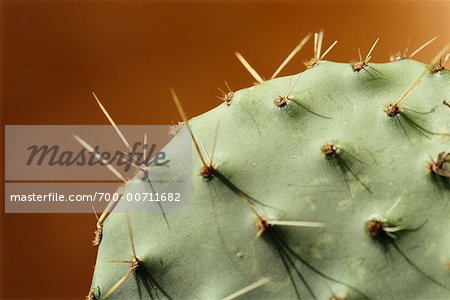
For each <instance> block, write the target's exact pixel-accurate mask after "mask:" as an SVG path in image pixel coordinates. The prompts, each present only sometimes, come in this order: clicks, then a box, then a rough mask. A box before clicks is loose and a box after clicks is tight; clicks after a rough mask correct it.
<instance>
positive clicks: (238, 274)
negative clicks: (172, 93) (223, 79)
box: [92, 60, 450, 299]
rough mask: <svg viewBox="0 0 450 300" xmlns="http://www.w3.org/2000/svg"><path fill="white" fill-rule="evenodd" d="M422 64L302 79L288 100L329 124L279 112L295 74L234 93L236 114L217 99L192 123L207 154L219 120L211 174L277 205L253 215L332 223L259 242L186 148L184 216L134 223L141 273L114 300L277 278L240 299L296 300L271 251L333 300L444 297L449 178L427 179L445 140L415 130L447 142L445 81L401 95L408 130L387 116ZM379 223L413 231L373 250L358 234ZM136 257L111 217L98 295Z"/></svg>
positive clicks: (201, 293) (218, 292)
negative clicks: (189, 190) (329, 153)
mask: <svg viewBox="0 0 450 300" xmlns="http://www.w3.org/2000/svg"><path fill="white" fill-rule="evenodd" d="M424 68H425V66H424V65H423V64H421V63H418V62H416V61H413V60H401V61H397V62H391V63H386V64H370V66H369V68H368V69H367V71H369V72H370V74H369V73H368V72H366V71H365V70H362V71H361V72H359V73H355V72H353V71H352V69H351V67H350V65H349V64H341V63H332V62H326V61H324V62H321V63H320V65H318V66H317V67H314V68H312V69H309V70H307V71H305V72H303V73H302V74H301V76H300V79H299V81H298V82H297V84H296V85H295V88H294V89H293V92H292V94H291V98H292V99H293V100H295V101H298V102H299V103H301V104H302V105H304V106H306V107H307V108H308V109H310V110H311V111H313V112H315V113H317V114H320V115H323V116H327V117H329V118H331V119H327V118H323V117H319V116H317V115H315V114H313V113H310V112H308V111H307V110H305V109H304V108H302V107H301V106H299V105H297V104H296V103H294V102H293V101H290V102H289V103H288V104H287V105H286V106H285V107H284V108H278V107H277V106H276V105H275V104H274V102H273V101H274V100H275V98H276V97H277V96H278V95H285V94H286V93H287V91H288V89H289V86H290V84H291V83H293V81H294V79H295V76H288V77H282V78H277V79H274V80H270V81H267V82H264V83H262V84H260V85H257V86H254V87H251V88H246V89H243V90H240V91H237V92H236V93H235V95H234V98H233V100H232V103H231V105H230V106H226V105H225V104H222V105H220V106H218V107H216V108H215V109H213V110H211V111H209V112H207V113H205V114H203V115H201V116H198V117H196V118H194V119H192V120H191V121H190V124H191V126H192V128H193V131H194V133H195V135H196V137H197V138H198V139H199V140H200V141H201V142H202V143H203V144H204V145H205V147H206V148H207V150H209V147H210V145H212V143H213V139H214V132H215V128H216V125H217V123H218V121H220V130H219V134H218V141H217V148H216V154H215V165H216V166H217V168H218V170H219V172H220V173H221V174H223V176H225V177H226V178H227V179H228V180H229V181H231V182H232V183H233V184H234V185H235V186H237V187H239V188H240V189H241V190H242V191H244V192H245V193H247V194H248V195H250V196H251V197H252V198H254V199H257V200H259V201H262V202H264V203H265V204H267V205H269V206H272V207H276V208H277V210H276V209H271V208H268V207H266V206H262V205H258V204H255V207H256V209H257V210H258V212H260V214H262V215H264V216H266V217H269V218H270V219H273V220H286V221H317V222H324V223H326V225H327V226H326V227H325V228H305V227H293V226H275V227H272V228H269V229H268V230H266V231H265V232H264V233H263V234H262V236H261V237H260V238H258V239H257V240H256V241H255V242H253V238H254V236H255V233H256V229H255V222H256V217H255V215H254V214H253V213H252V212H251V211H250V210H249V209H248V208H247V207H246V206H244V205H243V202H242V201H241V199H240V197H239V196H238V195H236V193H234V192H233V191H232V190H231V189H230V187H229V185H226V184H224V183H223V181H221V180H219V179H218V178H214V179H213V180H211V181H206V180H204V179H202V178H201V177H200V176H198V171H199V169H200V167H201V163H200V161H199V158H198V156H197V153H196V152H195V151H194V150H193V152H192V155H193V162H194V166H193V195H192V197H193V208H192V212H190V213H177V214H168V221H169V224H170V230H169V229H168V228H167V226H166V223H165V222H164V219H163V218H162V216H161V215H155V214H131V215H130V218H131V224H132V230H133V232H134V238H135V244H136V251H137V253H138V255H139V256H141V257H142V258H143V266H144V268H145V271H146V272H147V274H146V273H145V272H143V270H141V271H139V272H138V274H133V275H132V276H130V277H129V278H127V279H126V281H125V282H124V283H123V284H122V285H121V286H120V287H119V288H118V289H117V290H116V291H115V292H114V293H113V294H112V295H111V298H114V299H139V297H140V296H141V297H142V299H150V298H156V299H157V296H159V297H161V298H164V295H163V294H162V293H161V292H160V291H157V290H158V288H157V287H156V286H155V285H153V284H154V282H157V283H158V285H159V286H160V289H162V290H164V291H165V292H166V293H167V294H169V295H170V297H171V298H173V299H221V298H223V297H225V296H228V295H229V294H232V293H233V292H235V291H238V290H240V289H242V288H243V287H245V286H247V285H249V284H251V283H253V282H255V281H257V280H259V279H261V278H263V277H271V279H272V281H271V282H270V283H268V284H266V285H264V286H262V287H260V288H258V289H255V290H253V291H251V292H249V293H248V294H245V295H244V296H242V299H246V298H248V299H296V298H297V296H296V293H295V289H294V285H293V283H292V282H291V279H290V277H289V275H288V272H287V270H286V268H285V266H284V264H283V260H282V259H281V257H280V254H279V252H278V251H279V250H280V249H283V252H284V253H288V250H287V248H286V247H281V245H280V244H281V243H284V244H285V245H287V247H289V248H290V249H292V250H293V251H294V252H295V253H296V256H294V255H293V253H290V254H289V258H290V262H291V263H292V264H293V265H295V267H296V268H297V269H298V270H299V273H300V274H301V275H302V276H303V277H304V280H305V281H306V283H307V284H308V285H309V287H310V289H311V291H312V292H313V293H314V295H315V296H316V297H317V298H318V299H330V298H331V297H332V293H335V294H336V295H338V296H340V297H344V296H346V297H349V298H350V299H363V298H364V297H365V296H366V297H367V298H370V299H449V298H450V271H449V269H448V267H447V263H448V261H450V235H449V228H450V218H449V216H450V206H449V203H450V179H446V178H438V177H433V176H432V175H431V174H430V173H429V172H428V171H427V168H426V166H427V163H428V162H429V161H430V160H431V158H434V159H435V158H437V155H438V154H439V153H440V152H444V151H450V136H446V135H437V134H434V135H433V134H428V133H426V132H425V135H428V137H425V136H423V135H421V134H419V132H418V129H419V130H420V127H417V126H421V127H422V128H425V129H426V130H428V131H431V132H436V133H437V132H439V133H447V134H448V133H450V108H449V107H446V106H444V105H443V104H442V102H443V100H444V99H447V100H450V73H449V72H448V71H444V72H440V73H438V74H428V75H427V76H426V77H424V78H423V79H422V81H421V83H420V84H419V86H418V87H417V88H416V89H415V90H414V91H413V92H412V93H411V94H410V95H409V97H408V98H407V100H406V101H405V103H404V106H403V107H402V108H403V111H404V113H406V114H407V116H408V117H409V118H410V120H412V121H413V122H414V123H411V122H409V123H408V122H406V119H404V118H402V117H401V116H397V117H396V118H395V119H393V118H390V117H388V116H387V115H386V114H385V113H384V112H383V108H384V106H385V105H387V104H390V103H393V102H395V101H396V99H398V98H399V97H400V95H401V94H402V93H403V92H404V91H405V90H406V89H407V88H408V87H409V86H410V85H411V84H412V83H413V82H414V80H415V79H416V78H417V77H418V76H419V74H420V73H422V72H423V71H424ZM408 109H409V110H408ZM411 109H412V110H415V111H419V112H430V111H431V112H430V113H428V114H419V113H417V112H413V111H412V110H411ZM422 132H423V131H422ZM329 142H333V143H335V144H337V145H338V146H339V147H340V149H342V150H343V152H341V153H340V154H339V156H338V159H334V160H333V161H329V160H327V159H326V158H325V157H324V156H323V154H322V153H321V152H320V148H321V147H322V146H323V145H325V144H327V143H329ZM177 143H179V141H178V140H177V137H175V138H174V139H173V140H172V142H171V143H170V144H169V145H168V146H167V147H166V149H165V151H166V152H167V153H169V154H170V155H182V154H177V153H181V152H182V151H183V149H180V148H177ZM333 162H334V164H333ZM343 164H345V166H347V167H343V168H342V166H343ZM447 168H448V166H447ZM351 172H353V173H354V174H355V175H356V176H357V178H358V180H357V179H356V178H355V176H353V175H352V174H351ZM364 185H366V186H367V188H365V187H364ZM132 186H133V183H129V184H128V189H129V191H134V190H136V189H133V187H132ZM130 189H131V190H130ZM369 191H370V192H369ZM397 202H398V205H397V206H396V207H395V209H393V210H392V212H391V213H390V215H389V216H386V213H387V211H388V210H389V209H390V208H391V207H392V206H393V205H394V204H395V203H397ZM373 216H380V217H383V218H388V219H389V221H390V222H393V223H395V224H396V225H400V226H402V227H404V228H408V229H413V228H418V227H419V228H418V229H417V230H415V231H402V232H397V233H396V235H397V236H398V239H397V240H396V241H395V244H393V243H392V241H391V240H389V239H387V240H386V241H385V242H379V241H377V240H374V239H373V238H371V237H370V236H369V235H368V234H367V232H366V231H365V223H366V222H367V221H368V220H369V219H370V218H371V217H373ZM421 225H423V226H421ZM420 226H421V227H420ZM276 241H278V242H276ZM277 249H278V250H277ZM399 250H400V251H399ZM238 252H240V253H241V254H243V257H239V255H237V254H238ZM400 252H401V253H403V255H406V256H407V257H408V258H409V259H410V261H409V262H408V261H407V260H406V259H405V257H404V256H403V255H402V254H401V253H400ZM131 254H132V251H131V247H130V241H129V237H128V232H127V223H126V218H125V216H124V215H123V214H112V215H110V216H109V217H108V218H107V220H106V222H105V226H104V234H103V241H102V243H101V245H100V247H99V253H98V258H97V263H96V267H95V273H94V279H93V283H92V287H93V288H94V291H95V293H96V295H97V296H99V295H98V291H100V292H101V295H104V294H105V293H106V292H107V291H108V290H109V289H110V288H111V287H112V286H113V285H114V284H115V283H116V282H117V281H118V280H119V279H120V278H121V277H122V276H123V275H125V273H126V272H127V270H128V267H129V265H126V264H115V263H111V262H110V261H113V260H124V259H125V260H129V259H131V258H132V256H131ZM283 257H284V256H283ZM301 260H303V262H302V261H301ZM287 262H288V264H290V262H289V261H287ZM304 262H306V263H307V264H309V265H310V266H313V267H314V268H316V269H317V270H318V271H320V272H321V274H322V275H320V274H318V273H317V272H315V271H313V270H311V268H308V267H307V266H306V265H305V263H304ZM413 264H414V265H415V266H414V265H413ZM417 268H419V269H420V271H419V270H418V269H417ZM290 271H291V273H292V279H293V280H294V281H295V285H296V287H297V289H298V291H299V294H300V296H301V298H302V299H313V296H312V294H311V293H310V292H309V291H308V289H307V287H306V285H305V284H304V282H302V280H301V278H300V276H299V275H298V274H297V273H296V272H295V270H294V269H293V268H292V266H291V267H290ZM423 273H425V274H426V275H427V276H430V277H432V280H431V279H430V278H427V277H426V276H425V274H423ZM138 275H139V276H138ZM149 275H151V277H152V278H153V279H152V280H154V281H153V282H152V280H150V278H149ZM323 275H326V276H327V277H331V278H334V279H337V280H339V281H342V282H344V283H346V284H347V285H345V284H339V283H337V282H334V281H332V280H329V279H327V278H325V276H323ZM136 278H138V281H136ZM145 280H147V282H150V283H151V284H147V285H146V284H144V281H145ZM433 281H437V282H439V283H441V284H442V285H444V286H445V287H446V288H444V287H442V286H440V285H438V284H437V283H435V282H433ZM348 285H350V286H353V287H355V288H356V289H358V290H359V291H360V292H361V293H362V294H363V295H362V294H361V293H358V291H356V290H354V289H352V288H350V287H349V286H348ZM155 293H156V294H155ZM101 295H100V298H101Z"/></svg>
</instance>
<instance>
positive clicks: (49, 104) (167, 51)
mask: <svg viewBox="0 0 450 300" xmlns="http://www.w3.org/2000/svg"><path fill="white" fill-rule="evenodd" d="M0 19H1V57H0V59H1V60H0V62H1V74H0V75H1V121H2V125H4V124H106V123H107V121H106V119H105V118H104V117H103V115H102V114H101V112H100V110H99V109H98V107H97V106H96V104H95V102H94V101H93V99H92V97H91V91H95V92H96V93H97V95H99V97H101V99H103V103H104V105H105V106H106V107H107V108H108V110H109V112H110V114H111V115H112V116H113V117H114V118H115V120H116V121H117V122H118V123H119V124H171V123H172V122H174V120H178V119H177V113H176V110H175V107H174V106H173V104H172V102H171V100H170V97H169V92H168V91H169V87H171V86H173V87H175V88H176V90H177V91H178V93H179V95H180V96H181V98H182V99H183V101H184V104H185V106H186V110H187V113H188V115H190V116H194V115H197V114H200V113H202V112H205V111H206V110H208V109H210V108H212V107H214V106H215V105H217V104H219V103H220V101H219V100H218V99H217V98H216V95H218V91H217V89H216V87H218V86H221V87H223V86H224V84H223V82H224V80H226V81H228V83H229V84H230V86H231V87H232V88H233V89H239V88H242V87H246V86H249V85H251V83H252V78H251V77H250V76H249V74H248V73H247V72H246V71H244V69H243V67H242V66H241V65H240V64H239V63H238V61H237V60H236V58H235V57H234V54H233V53H234V51H236V50H239V51H240V52H241V53H242V54H243V55H244V56H245V57H247V59H248V60H249V61H250V62H251V63H252V64H253V66H254V67H255V68H256V69H257V70H258V71H259V72H260V74H261V75H263V76H266V77H269V76H270V74H272V73H273V71H274V70H275V69H276V67H277V66H278V64H279V63H280V62H281V61H282V60H283V59H284V57H285V56H286V55H287V54H288V53H289V52H290V51H291V49H292V48H293V47H294V46H295V45H296V43H298V41H299V40H300V38H301V37H302V36H304V35H305V34H306V33H308V32H311V31H315V30H319V29H320V28H323V29H325V41H324V46H327V45H329V44H330V43H331V42H332V41H333V40H334V39H338V40H339V43H338V45H337V46H336V48H335V49H334V50H333V51H332V52H331V53H330V55H329V56H328V58H329V59H332V60H336V61H343V62H348V61H349V60H351V59H352V58H355V57H356V55H357V48H358V47H361V48H362V50H363V52H365V51H367V49H368V48H369V47H370V45H371V44H372V42H373V41H374V40H375V39H376V38H377V37H380V43H379V45H378V47H377V48H376V50H375V52H374V55H373V61H387V60H388V58H389V55H390V54H393V53H395V52H397V51H398V50H401V49H404V48H405V47H406V44H407V41H408V39H409V38H411V48H414V47H418V46H419V45H420V44H421V43H423V42H425V41H426V40H428V39H429V38H431V37H433V36H435V35H438V36H439V39H438V41H437V42H435V43H434V44H432V45H431V46H430V47H429V48H427V49H426V50H425V51H423V52H422V53H420V55H418V56H417V58H418V59H420V60H423V61H427V60H431V57H432V55H433V54H434V53H437V51H438V50H439V49H440V46H442V45H444V43H447V42H450V2H447V1H442V2H432V1H426V2H413V1H407V2H399V1H396V2H385V1H382V2H381V1H380V2H366V1H355V2H342V1H333V2H328V1H317V2H313V1H304V2H300V1H210V2H207V1H185V2H182V1H165V2H164V1H100V0H98V1H84V0H83V1H81V0H80V1H19V0H17V1H12V0H10V1H5V0H3V1H1V18H0ZM311 55H312V43H309V44H308V46H307V47H306V49H304V50H303V51H302V52H301V53H300V55H299V56H298V57H296V58H295V60H294V61H293V62H291V63H290V64H289V66H288V67H287V68H286V69H285V71H284V72H283V74H290V73H294V72H298V71H299V70H303V65H302V61H303V60H306V59H307V58H309V57H310V56H311ZM3 136H4V129H3V130H2V141H3ZM2 148H3V147H2ZM1 160H2V164H3V166H4V158H3V156H2V158H1ZM2 169H3V168H2ZM3 176H4V174H2V178H4V177H3ZM2 194H3V193H2ZM1 207H2V208H1V209H2V214H1V294H0V298H1V299H30V298H40V299H81V298H83V297H84V295H86V294H87V292H88V290H89V286H90V280H91V276H92V272H93V268H94V263H95V255H96V248H94V247H92V246H91V244H90V240H91V239H92V238H93V231H94V229H95V218H94V216H93V215H89V214H73V215H70V214H40V215H32V214H4V213H3V211H4V206H3V205H2V206H1Z"/></svg>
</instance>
